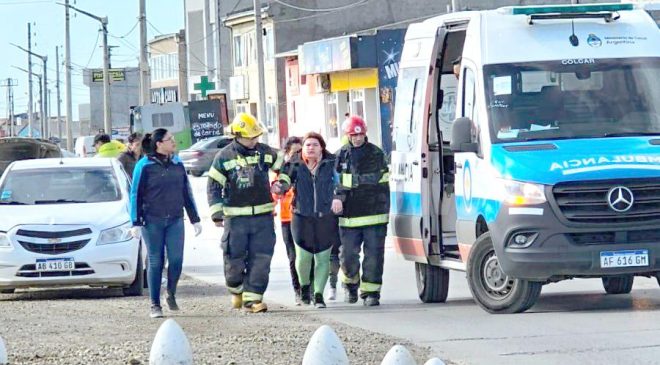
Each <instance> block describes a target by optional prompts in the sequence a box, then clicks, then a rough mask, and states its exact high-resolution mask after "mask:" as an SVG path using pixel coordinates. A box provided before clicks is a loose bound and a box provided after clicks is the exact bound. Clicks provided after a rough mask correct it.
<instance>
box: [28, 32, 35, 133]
mask: <svg viewBox="0 0 660 365" xmlns="http://www.w3.org/2000/svg"><path fill="white" fill-rule="evenodd" d="M28 50H30V51H31V50H32V29H31V27H30V23H28ZM31 75H32V52H28V137H32V122H33V120H34V115H33V114H34V110H32V76H31Z"/></svg>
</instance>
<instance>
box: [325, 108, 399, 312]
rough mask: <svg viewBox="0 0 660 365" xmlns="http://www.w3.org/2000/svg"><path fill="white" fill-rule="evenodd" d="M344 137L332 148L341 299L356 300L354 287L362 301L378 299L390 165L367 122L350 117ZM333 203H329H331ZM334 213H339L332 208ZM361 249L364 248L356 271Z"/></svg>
mask: <svg viewBox="0 0 660 365" xmlns="http://www.w3.org/2000/svg"><path fill="white" fill-rule="evenodd" d="M343 127H344V128H343V129H344V133H345V134H346V135H347V136H348V139H349V142H348V143H347V144H346V145H344V146H343V147H342V148H341V149H340V150H339V152H338V153H337V160H336V165H335V169H336V171H337V173H338V174H339V184H338V186H337V188H336V190H335V199H337V200H340V201H341V202H342V204H337V207H342V209H343V211H341V217H340V218H339V231H340V237H341V244H342V248H341V253H340V260H341V269H342V276H341V280H342V284H343V286H344V290H345V295H344V300H345V301H346V302H348V303H355V302H357V300H358V289H360V297H361V298H362V299H363V300H364V305H366V306H375V305H379V304H380V289H381V286H382V284H383V262H384V259H385V235H386V234H387V223H388V221H389V210H390V188H389V184H388V180H389V169H388V167H387V161H386V157H385V153H384V152H383V150H381V149H380V148H379V147H378V146H376V145H374V144H372V143H370V142H369V141H368V140H367V125H366V123H365V122H364V120H363V119H362V118H360V117H359V116H350V117H349V118H348V119H347V120H346V122H345V123H344V125H343ZM333 207H334V204H333ZM335 213H336V214H337V213H340V212H338V211H335ZM360 251H363V260H362V265H361V266H362V276H360Z"/></svg>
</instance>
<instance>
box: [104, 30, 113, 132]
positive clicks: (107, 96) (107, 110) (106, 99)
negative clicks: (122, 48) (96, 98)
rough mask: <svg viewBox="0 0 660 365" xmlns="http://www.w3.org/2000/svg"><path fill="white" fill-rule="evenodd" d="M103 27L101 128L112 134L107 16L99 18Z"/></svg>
mask: <svg viewBox="0 0 660 365" xmlns="http://www.w3.org/2000/svg"><path fill="white" fill-rule="evenodd" d="M101 27H103V129H105V133H107V134H108V135H112V119H111V116H110V56H109V54H110V52H108V18H107V17H103V18H101Z"/></svg>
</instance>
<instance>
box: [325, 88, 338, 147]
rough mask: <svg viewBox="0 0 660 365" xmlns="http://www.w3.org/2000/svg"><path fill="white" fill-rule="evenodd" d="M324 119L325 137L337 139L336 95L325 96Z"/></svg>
mask: <svg viewBox="0 0 660 365" xmlns="http://www.w3.org/2000/svg"><path fill="white" fill-rule="evenodd" d="M326 100H327V101H326V104H327V105H326V108H325V119H326V121H327V123H326V126H327V131H326V132H327V137H328V138H337V137H339V127H340V126H339V115H338V112H337V108H338V105H337V93H330V94H328V95H327V96H326Z"/></svg>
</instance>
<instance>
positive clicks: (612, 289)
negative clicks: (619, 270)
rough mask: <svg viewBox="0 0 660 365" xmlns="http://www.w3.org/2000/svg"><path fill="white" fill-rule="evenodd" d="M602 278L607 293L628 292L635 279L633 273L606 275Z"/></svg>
mask: <svg viewBox="0 0 660 365" xmlns="http://www.w3.org/2000/svg"><path fill="white" fill-rule="evenodd" d="M601 279H602V280H603V288H605V292H606V293H607V294H628V293H630V291H631V290H632V287H633V282H634V281H635V277H634V276H633V275H619V276H604V277H602V278H601Z"/></svg>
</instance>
